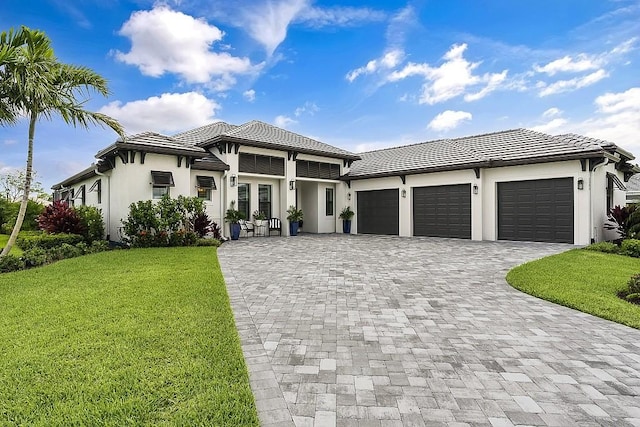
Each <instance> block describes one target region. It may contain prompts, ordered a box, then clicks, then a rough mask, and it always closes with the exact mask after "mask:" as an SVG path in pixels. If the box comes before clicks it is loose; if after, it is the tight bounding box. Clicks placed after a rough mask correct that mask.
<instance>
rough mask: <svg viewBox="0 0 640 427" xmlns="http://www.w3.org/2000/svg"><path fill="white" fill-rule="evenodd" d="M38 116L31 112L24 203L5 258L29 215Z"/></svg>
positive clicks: (1, 255)
mask: <svg viewBox="0 0 640 427" xmlns="http://www.w3.org/2000/svg"><path fill="white" fill-rule="evenodd" d="M37 118H38V115H37V113H36V112H35V111H32V112H31V119H30V120H29V149H28V151H27V170H26V173H25V178H24V193H23V194H22V202H21V203H20V210H19V211H18V218H16V225H14V226H13V231H12V232H11V236H10V237H9V241H8V242H7V246H5V247H4V249H3V250H2V253H1V254H0V257H3V256H5V255H7V254H8V253H9V251H10V250H11V248H12V247H13V245H15V243H16V239H17V238H18V233H19V232H20V229H21V228H22V223H23V222H24V216H25V214H26V213H27V204H28V203H29V193H30V192H31V172H32V170H33V137H34V136H35V133H36V120H37Z"/></svg>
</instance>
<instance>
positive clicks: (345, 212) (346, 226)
mask: <svg viewBox="0 0 640 427" xmlns="http://www.w3.org/2000/svg"><path fill="white" fill-rule="evenodd" d="M354 215H355V212H354V211H352V210H351V206H347V207H345V208H344V209H342V212H340V219H341V220H342V232H343V233H344V234H350V233H351V218H353V216H354Z"/></svg>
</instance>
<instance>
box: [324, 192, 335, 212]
mask: <svg viewBox="0 0 640 427" xmlns="http://www.w3.org/2000/svg"><path fill="white" fill-rule="evenodd" d="M325 215H326V216H333V188H327V189H325Z"/></svg>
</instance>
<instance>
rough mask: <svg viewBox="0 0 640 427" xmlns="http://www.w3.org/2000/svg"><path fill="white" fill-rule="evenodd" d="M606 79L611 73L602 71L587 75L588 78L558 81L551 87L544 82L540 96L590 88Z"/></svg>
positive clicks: (540, 83)
mask: <svg viewBox="0 0 640 427" xmlns="http://www.w3.org/2000/svg"><path fill="white" fill-rule="evenodd" d="M606 77H609V73H607V72H606V71H605V70H603V69H600V70H598V71H595V72H593V73H591V74H587V75H586V76H582V77H575V78H573V79H570V80H558V81H556V82H553V83H551V84H549V85H547V84H546V83H544V82H539V83H538V88H539V89H540V92H539V93H538V95H539V96H541V97H542V96H549V95H554V94H556V93H562V92H569V91H573V90H576V89H580V88H583V87H586V86H590V85H592V84H594V83H597V82H599V81H600V80H602V79H604V78H606Z"/></svg>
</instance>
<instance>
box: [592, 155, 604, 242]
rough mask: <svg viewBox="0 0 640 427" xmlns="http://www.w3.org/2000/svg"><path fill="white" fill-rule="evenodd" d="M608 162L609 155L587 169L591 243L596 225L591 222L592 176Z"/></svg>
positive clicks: (593, 239) (594, 236)
mask: <svg viewBox="0 0 640 427" xmlns="http://www.w3.org/2000/svg"><path fill="white" fill-rule="evenodd" d="M608 164H609V157H605V158H604V162H602V163H598V164H597V165H595V166H594V167H593V169H592V168H589V169H590V170H589V229H590V230H591V231H590V232H589V235H590V238H589V240H590V242H591V243H595V241H596V227H595V224H594V223H593V188H592V186H593V182H594V179H593V176H594V174H595V172H596V170H597V169H599V168H601V167H602V166H606V165H608Z"/></svg>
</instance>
